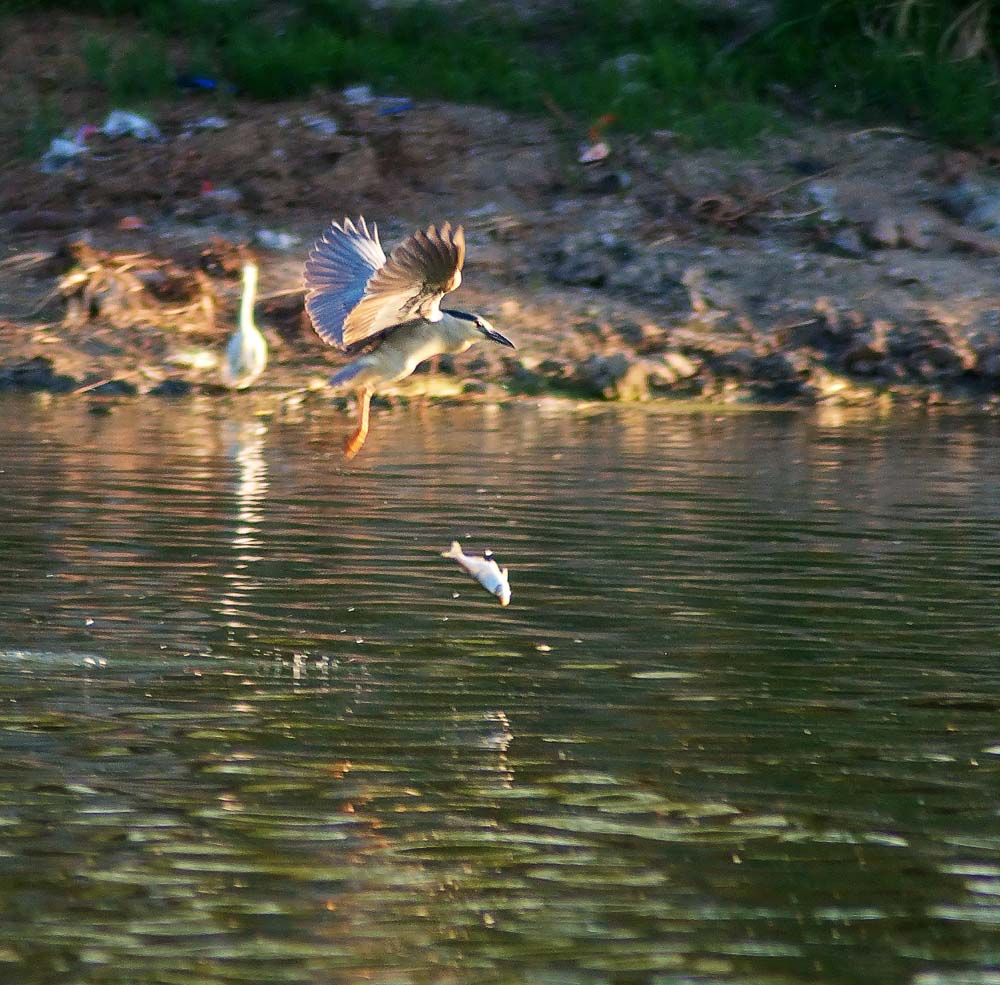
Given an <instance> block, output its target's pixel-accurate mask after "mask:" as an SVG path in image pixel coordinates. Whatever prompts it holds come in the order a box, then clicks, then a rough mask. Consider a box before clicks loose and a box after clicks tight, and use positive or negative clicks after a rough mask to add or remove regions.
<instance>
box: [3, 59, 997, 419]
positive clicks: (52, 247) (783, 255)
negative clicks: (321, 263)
mask: <svg viewBox="0 0 1000 985" xmlns="http://www.w3.org/2000/svg"><path fill="white" fill-rule="evenodd" d="M67 50H69V49H67ZM66 57H67V58H68V57H70V55H69V54H67V56H66ZM16 67H17V66H16V65H12V66H9V68H10V69H11V70H13V69H14V68H16ZM95 98H96V97H95ZM397 103H398V101H397ZM73 105H74V106H75V107H76V111H77V113H78V116H79V119H74V120H73V121H72V125H73V126H83V125H85V124H87V123H88V122H91V121H92V120H93V119H95V118H96V119H98V122H100V118H99V117H98V116H97V114H98V112H99V110H98V109H97V103H96V102H95V103H94V105H88V104H87V102H86V100H85V99H84V100H81V99H79V98H78V99H77V100H76V102H75V103H74V104H73ZM388 105H389V104H388V103H387V104H386V106H388ZM396 105H397V104H392V107H391V112H386V111H385V110H386V107H385V106H383V105H382V102H380V101H379V99H378V98H374V99H373V100H372V101H371V102H370V103H365V104H360V105H359V104H356V103H352V102H351V101H349V100H347V99H346V98H345V96H344V94H339V93H326V94H319V95H317V96H316V97H314V98H313V99H310V100H306V101H300V102H295V103H281V104H257V103H251V102H245V101H241V100H231V101H230V102H228V103H227V104H226V105H225V106H224V107H218V108H213V107H211V106H209V105H208V104H206V103H205V102H203V101H198V100H192V99H178V100H172V101H169V102H166V103H164V104H163V105H162V106H160V107H158V108H157V107H154V108H153V109H152V110H151V111H150V117H151V119H152V120H154V121H155V125H156V127H157V129H158V132H159V137H158V138H157V139H139V138H137V137H134V136H130V135H128V134H125V135H119V136H116V137H110V136H107V135H104V134H103V133H102V132H101V131H100V128H97V132H93V133H92V132H89V131H88V136H87V137H86V138H85V140H84V144H85V147H84V149H83V150H82V151H81V152H80V153H79V154H78V155H76V156H74V157H73V158H72V159H71V160H69V161H67V162H66V163H65V164H64V165H61V166H60V167H58V168H56V169H55V170H52V171H51V172H50V173H44V172H43V171H42V170H41V169H40V166H39V162H38V161H27V160H23V159H22V160H18V161H12V162H8V164H7V165H5V166H4V167H3V168H0V235H2V243H3V250H2V252H0V392H3V391H32V390H35V391H43V392H49V393H53V394H60V395H66V396H68V397H72V396H74V395H77V396H81V395H82V396H86V397H87V399H88V400H91V401H96V400H112V399H114V400H123V399H131V398H132V397H140V396H146V395H151V396H154V397H170V398H183V397H184V396H186V395H188V394H191V393H202V394H208V395H222V394H224V393H225V391H224V390H223V389H222V388H221V387H219V386H218V379H219V377H218V366H217V364H218V357H219V355H220V353H221V351H222V348H223V347H224V345H225V342H226V339H227V337H228V335H229V334H230V332H231V331H232V329H233V327H234V325H235V318H236V314H235V313H236V305H237V301H238V293H239V281H238V264H237V263H236V262H235V260H234V257H235V256H236V255H237V254H238V251H239V250H240V249H241V248H243V249H250V250H252V251H253V252H254V253H255V254H256V255H257V258H258V261H259V264H260V269H261V287H260V298H259V301H258V304H257V309H256V312H257V321H258V324H259V325H260V327H261V328H262V330H263V331H264V332H265V334H266V335H267V337H268V340H269V342H270V343H271V350H272V358H271V363H270V366H269V369H268V371H267V373H266V375H265V376H264V377H263V378H262V379H261V381H260V384H259V386H260V389H261V390H262V391H263V392H266V393H282V392H295V391H301V392H303V393H306V394H309V395H310V397H309V399H313V397H312V396H311V395H312V394H314V393H315V394H323V391H322V385H323V381H324V380H325V379H326V378H327V377H328V376H329V375H330V374H331V372H332V371H333V370H334V369H335V368H336V366H337V365H339V363H340V362H341V361H342V358H343V357H342V356H341V355H340V354H338V353H336V352H333V351H332V350H330V349H328V348H326V347H325V346H323V344H322V343H321V342H320V340H319V339H317V338H316V337H315V335H314V334H313V333H312V331H311V329H310V327H309V325H308V322H307V319H306V318H305V317H304V315H303V311H302V294H301V289H300V283H301V271H302V264H303V262H304V259H305V256H306V254H307V252H308V249H309V244H310V243H311V242H312V240H313V239H315V238H316V237H317V236H318V235H319V234H320V233H321V231H322V230H323V228H324V227H325V225H326V223H328V222H329V221H330V219H332V218H339V217H342V216H344V215H352V216H357V215H360V214H363V215H365V216H366V217H368V218H369V219H372V220H377V221H379V225H380V228H381V230H382V237H383V240H384V242H385V243H386V244H387V245H388V246H391V245H392V244H393V243H395V242H398V241H399V240H400V239H401V238H403V237H404V236H405V235H407V234H408V233H409V232H411V231H412V230H413V229H415V228H418V227H422V226H425V225H427V224H429V223H431V222H441V221H443V220H445V219H448V220H451V221H452V222H455V223H462V224H463V225H464V226H465V229H466V234H467V238H468V254H467V261H466V268H465V272H464V273H465V276H464V282H463V285H462V287H461V288H460V290H459V291H458V292H457V293H456V294H454V295H452V296H450V297H449V303H450V304H452V305H453V306H455V307H460V308H464V309H467V310H476V311H480V312H482V313H483V314H484V315H485V316H486V317H488V318H489V319H490V320H491V321H493V322H494V323H495V324H496V325H497V327H498V328H499V329H500V330H501V331H503V332H504V334H506V335H508V336H510V337H511V338H513V339H514V340H515V341H516V343H517V345H518V350H517V352H516V353H514V354H508V353H507V352H500V351H497V347H494V346H488V345H479V346H476V347H474V348H473V349H472V350H470V351H469V353H467V354H465V355H463V356H462V357H460V358H458V359H455V360H447V359H442V360H439V361H438V363H437V364H436V365H433V366H430V367H428V368H427V371H425V372H422V373H418V374H417V375H416V376H415V378H414V380H413V381H412V383H411V384H407V385H406V386H403V387H401V388H400V389H399V391H398V393H397V394H389V395H388V397H389V399H403V398H406V397H407V396H412V395H415V394H422V395H425V396H429V397H435V396H446V397H448V398H449V399H455V398H461V399H468V400H477V399H488V400H491V401H494V400H499V399H516V398H518V397H520V396H522V395H528V396H537V395H542V394H557V395H560V396H565V397H570V398H578V399H585V400H593V399H601V400H627V401H645V400H658V399H663V400H672V399H689V398H697V399H698V400H701V401H709V402H715V403H720V404H722V403H734V402H748V403H765V404H771V403H773V404H802V405H808V404H814V403H819V402H834V403H852V404H865V403H875V402H885V401H888V402H905V403H921V404H935V403H941V402H946V403H947V402H956V401H957V402H962V403H967V404H969V405H970V406H976V407H981V408H984V409H987V410H994V409H996V408H997V406H998V404H1000V288H998V279H997V263H998V258H1000V173H998V166H997V161H996V159H995V155H993V156H990V155H989V154H987V153H986V152H983V153H982V154H976V153H972V152H958V151H954V150H951V149H948V148H946V147H943V146H938V145H934V144H931V143H929V142H927V141H925V140H922V139H920V138H918V137H916V136H914V135H912V134H907V133H903V132H900V131H898V130H893V129H887V128H876V129H868V130H855V129H852V128H850V127H846V126H843V125H830V124H819V123H817V122H816V121H802V120H800V121H791V122H790V124H789V125H788V126H786V127H784V128H782V131H781V132H780V133H779V134H777V135H775V136H772V137H768V138H765V139H763V140H762V141H761V142H760V143H759V145H757V146H755V147H754V149H753V150H745V149H744V150H739V151H737V150H705V149H693V148H690V147H685V146H683V145H682V144H680V143H679V142H678V141H677V140H675V139H674V138H673V137H672V136H671V135H670V134H666V133H660V134H653V135H649V136H647V137H643V138H640V137H636V136H633V135H628V134H615V133H614V132H609V133H608V134H607V135H606V140H607V143H608V147H609V150H610V153H609V154H608V155H607V157H606V158H604V159H602V160H600V161H597V162H595V163H591V164H581V163H579V161H578V157H579V155H580V151H581V146H582V145H584V144H585V143H586V130H585V128H584V129H583V130H581V132H579V133H577V132H573V131H571V130H570V129H569V127H568V125H567V123H566V121H564V120H558V119H555V120H551V121H546V120H537V119H521V118H517V117H514V116H511V115H509V114H506V113H501V112H498V111H495V110H487V109H483V108H481V107H475V106H454V105H448V104H441V103H407V104H406V105H405V107H404V108H403V109H402V110H397V109H396V108H394V107H396ZM786 122H787V121H786ZM324 396H326V395H324Z"/></svg>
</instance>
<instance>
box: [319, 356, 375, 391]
mask: <svg viewBox="0 0 1000 985" xmlns="http://www.w3.org/2000/svg"><path fill="white" fill-rule="evenodd" d="M368 365H369V364H368V361H367V360H366V359H355V360H354V362H352V363H348V364H347V365H346V366H342V367H341V368H340V369H338V370H337V372H336V373H334V374H333V376H331V377H330V379H329V381H328V383H329V385H330V386H331V387H333V388H334V389H338V388H340V387H343V386H346V385H347V384H348V383H358V384H360V383H361V381H360V380H358V379H357V377H358V376H359V375H360V374H361V373H362V372H364V371H365V370H366V369H368Z"/></svg>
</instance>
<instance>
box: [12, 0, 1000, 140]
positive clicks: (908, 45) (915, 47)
mask: <svg viewBox="0 0 1000 985" xmlns="http://www.w3.org/2000/svg"><path fill="white" fill-rule="evenodd" d="M508 6H509V5H507V4H504V3H488V2H483V0H459V2H458V3H457V4H449V5H448V6H447V7H444V6H441V5H434V4H422V3H417V4H408V5H406V6H402V7H396V8H391V9H389V10H372V9H371V8H370V7H369V5H368V4H367V3H364V2H362V0H296V2H291V3H288V4H285V5H282V6H281V8H280V9H276V5H273V4H270V3H268V2H266V0H89V2H83V0H64V2H53V0H21V2H20V3H19V4H15V9H20V10H22V11H26V12H30V11H37V10H40V9H61V10H69V11H76V12H80V13H88V14H95V13H96V14H101V15H106V16H107V17H108V18H114V23H115V24H116V25H119V26H120V24H121V23H122V18H130V19H132V20H133V21H134V23H135V25H136V29H137V30H138V31H139V32H141V35H142V36H141V37H138V38H135V37H134V38H133V40H132V41H131V42H125V43H121V42H112V41H110V40H108V39H107V38H105V37H103V36H102V35H101V34H100V33H99V32H98V33H93V32H91V33H90V34H89V35H88V36H87V37H85V38H82V39H81V49H82V55H83V58H84V60H85V62H86V66H87V72H88V74H89V77H90V80H91V81H92V82H94V83H97V84H99V85H101V86H102V87H103V88H104V89H105V90H106V91H107V92H108V95H109V99H110V100H112V101H114V102H116V103H117V104H119V105H120V104H123V103H132V104H139V103H141V102H142V101H143V100H149V99H153V98H158V97H161V96H166V95H169V94H171V93H173V92H174V91H176V89H175V74H176V73H177V72H178V71H180V72H187V73H192V72H193V73H197V74H203V75H208V76H211V77H212V78H217V79H219V80H224V82H225V83H227V84H228V85H230V86H231V87H232V88H233V90H234V91H236V92H238V93H241V94H244V95H247V96H250V97H254V98H260V99H276V98H286V97H291V96H297V95H303V94H306V93H308V92H309V91H310V90H312V89H313V88H314V87H317V86H320V87H334V88H336V87H341V86H344V85H348V84H353V83H358V82H368V83H371V84H372V85H373V86H374V87H375V88H376V91H383V92H391V93H394V94H407V95H413V96H429V97H441V98H445V99H449V100H454V101H465V102H482V103H486V104H490V105H494V106H499V107H502V108H505V109H511V110H517V111H523V112H529V113H542V112H546V111H547V107H550V106H551V104H552V103H553V102H554V103H555V104H557V105H558V106H559V107H561V109H562V110H563V111H565V112H566V113H567V114H569V115H570V116H571V117H573V118H574V119H575V120H577V121H578V122H579V123H581V124H582V123H586V122H588V121H592V120H594V119H596V118H598V117H600V116H602V115H604V114H613V115H614V117H615V122H614V124H613V125H614V126H616V127H620V128H622V129H626V130H632V131H639V132H642V131H648V130H653V129H661V128H663V129H671V130H674V131H677V132H678V133H680V134H682V135H684V136H685V137H686V138H688V139H689V140H691V141H692V142H694V143H696V144H706V143H708V144H716V143H718V144H732V143H739V142H741V141H745V140H747V139H749V138H752V137H753V136H754V135H756V134H758V133H760V132H761V131H764V130H768V129H771V128H775V127H778V126H780V125H781V120H782V117H783V116H784V115H785V114H786V113H787V110H788V109H789V107H792V108H794V109H798V110H801V111H802V112H805V113H820V114H827V115H831V116H842V117H849V118H854V119H859V120H863V121H866V122H894V123H900V124H905V125H907V126H911V127H915V128H918V129H921V130H922V131H923V132H925V133H927V134H928V135H929V136H932V137H935V138H938V139H943V140H946V141H948V142H952V143H957V144H981V143H985V142H989V141H991V140H993V139H995V132H996V120H997V118H998V115H1000V105H998V86H997V76H996V68H995V64H994V61H993V54H994V48H993V46H994V42H995V40H996V38H997V36H998V34H1000V29H998V20H1000V17H998V14H997V12H996V10H995V4H994V2H993V0H978V2H971V0H923V2H918V0H881V2H880V0H826V2H822V3H817V4H811V5H807V4H802V3H800V2H796V0H777V2H776V3H775V4H773V5H772V6H771V7H766V5H756V6H755V5H753V4H746V5H742V6H741V5H739V4H728V5H723V4H721V3H712V2H708V0H701V2H694V0H688V2H685V0H632V2H624V3H623V2H622V0H575V2H574V3H573V4H571V5H567V4H552V5H551V6H550V5H548V4H546V3H544V2H541V3H538V4H537V5H535V6H534V7H533V8H532V10H531V12H530V14H526V15H522V16H514V15H513V14H512V13H510V11H509V10H508ZM804 9H806V12H805V13H803V10H804ZM755 11H756V13H755ZM109 23H110V21H109ZM178 50H180V51H181V52H182V53H181V54H180V55H177V54H176V52H177V51H178ZM168 51H170V52H172V53H173V54H172V55H171V56H168ZM623 56H624V57H623Z"/></svg>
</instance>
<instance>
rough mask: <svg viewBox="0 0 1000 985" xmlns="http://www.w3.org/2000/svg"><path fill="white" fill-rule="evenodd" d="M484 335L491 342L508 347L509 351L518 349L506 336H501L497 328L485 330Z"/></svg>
mask: <svg viewBox="0 0 1000 985" xmlns="http://www.w3.org/2000/svg"><path fill="white" fill-rule="evenodd" d="M482 331H483V335H485V336H486V338H488V339H489V340H490V341H491V342H497V343H499V344H500V345H505V346H507V348H508V349H516V348H517V346H516V345H514V343H513V342H511V340H510V339H508V338H507V336H506V335H501V334H500V333H499V332H498V331H497V330H496V329H495V328H484V329H483V330H482Z"/></svg>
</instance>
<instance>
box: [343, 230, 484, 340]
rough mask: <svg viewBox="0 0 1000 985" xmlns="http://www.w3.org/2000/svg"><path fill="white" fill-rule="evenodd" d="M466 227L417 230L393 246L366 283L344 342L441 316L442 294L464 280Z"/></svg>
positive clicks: (347, 324)
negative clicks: (406, 323)
mask: <svg viewBox="0 0 1000 985" xmlns="http://www.w3.org/2000/svg"><path fill="white" fill-rule="evenodd" d="M464 261H465V232H464V231H463V229H462V227H461V226H459V227H458V228H457V229H453V228H452V226H451V223H448V222H446V223H444V225H442V226H441V228H440V229H438V228H437V227H436V226H430V227H429V228H428V229H427V230H426V231H424V232H416V233H414V234H413V235H412V236H410V237H409V238H408V239H406V240H404V241H403V242H402V243H400V244H399V246H397V247H396V249H394V250H393V251H392V254H391V255H390V256H389V259H388V260H387V261H386V263H385V264H384V266H381V267H379V268H378V270H376V271H375V272H374V273H373V274H372V276H371V279H370V280H369V281H368V283H367V284H366V285H365V292H364V296H363V297H362V298H361V300H360V301H359V302H358V303H357V305H356V306H355V307H354V308H353V309H352V310H351V311H350V313H349V314H348V315H347V317H346V319H345V320H344V327H343V344H344V345H345V346H349V345H354V344H356V343H358V342H363V341H364V340H365V339H367V338H370V337H371V336H373V335H377V334H378V333H379V332H384V331H385V330H386V329H389V328H392V327H393V326H395V325H400V324H402V323H403V322H411V321H417V320H419V319H425V320H427V321H438V320H439V319H440V318H441V298H443V297H444V296H445V294H447V293H448V292H449V291H453V290H455V288H456V287H458V285H459V284H461V283H462V264H463V263H464Z"/></svg>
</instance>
